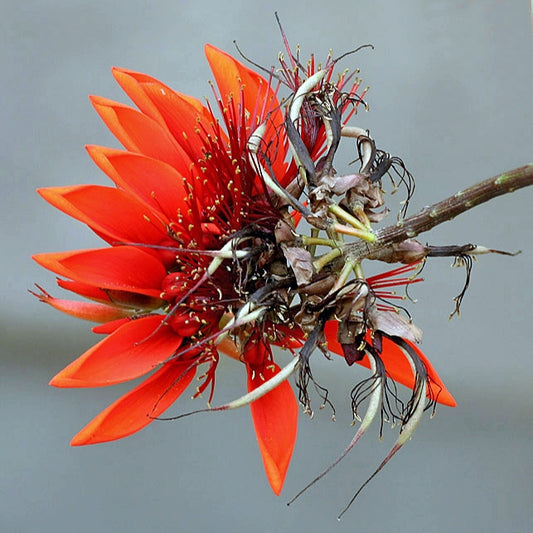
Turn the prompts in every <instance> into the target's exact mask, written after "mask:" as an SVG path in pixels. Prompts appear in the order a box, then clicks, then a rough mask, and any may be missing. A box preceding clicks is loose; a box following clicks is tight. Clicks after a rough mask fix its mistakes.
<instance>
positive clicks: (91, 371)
mask: <svg viewBox="0 0 533 533" xmlns="http://www.w3.org/2000/svg"><path fill="white" fill-rule="evenodd" d="M164 318H165V317H164V316H162V315H153V316H147V317H143V318H139V319H137V320H131V321H129V322H127V323H126V324H124V325H123V326H121V327H120V328H118V329H117V330H116V331H115V332H114V333H112V334H111V335H108V336H107V337H106V338H105V339H103V340H101V341H100V342H99V343H97V344H95V345H94V346H93V347H92V348H90V349H89V350H87V351H86V352H85V353H84V354H83V355H81V356H80V357H78V359H76V360H75V361H73V362H72V363H70V365H68V366H67V367H66V368H64V369H63V370H62V371H61V372H59V374H57V375H56V376H55V377H54V378H53V379H52V381H51V382H50V385H53V386H54V387H101V386H104V385H114V384H115V383H122V382H123V381H129V380H130V379H134V378H137V377H139V376H142V375H143V374H146V373H147V372H150V371H151V370H153V369H154V368H155V367H156V366H157V365H160V364H161V363H163V362H165V361H166V360H167V359H169V358H170V357H171V356H172V355H173V354H174V353H175V352H176V350H177V349H178V348H179V346H180V344H181V341H182V337H179V336H178V335H176V334H175V333H174V332H173V331H172V329H171V328H170V326H168V325H166V324H163V323H162V321H163V320H164Z"/></svg>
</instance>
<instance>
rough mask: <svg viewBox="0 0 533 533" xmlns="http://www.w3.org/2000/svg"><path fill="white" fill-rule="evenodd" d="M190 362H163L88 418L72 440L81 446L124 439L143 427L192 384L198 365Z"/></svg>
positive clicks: (74, 444) (75, 444)
mask: <svg viewBox="0 0 533 533" xmlns="http://www.w3.org/2000/svg"><path fill="white" fill-rule="evenodd" d="M190 366H191V362H190V361H186V362H172V363H167V364H165V365H163V366H162V367H161V368H160V369H159V370H157V371H156V372H154V374H152V375H151V376H150V377H149V378H148V379H146V380H145V381H143V382H142V383H141V384H140V385H138V386H137V387H135V388H134V389H133V390H132V391H130V392H128V393H127V394H126V395H124V396H122V398H119V399H118V400H117V401H116V402H114V403H113V404H111V405H110V406H109V407H108V408H107V409H105V410H104V411H102V412H101V413H100V414H99V415H98V416H97V417H96V418H94V419H93V420H92V421H91V422H89V424H87V425H86V426H85V427H84V428H83V429H82V430H81V431H80V432H79V433H78V434H77V435H76V436H75V437H74V438H73V439H72V441H71V443H70V444H71V445H72V446H82V445H84V444H97V443H99V442H107V441H110V440H116V439H121V438H123V437H127V436H129V435H131V434H132V433H135V432H137V431H139V430H140V429H142V428H144V427H145V426H147V425H148V424H150V422H152V420H153V419H154V418H156V417H158V416H159V415H161V413H163V411H165V410H166V409H168V407H170V405H171V404H172V403H173V402H174V401H175V400H176V399H177V398H178V397H179V396H180V395H181V393H182V392H183V391H184V390H185V389H186V388H187V386H188V385H189V384H190V382H191V381H192V379H193V377H194V374H195V372H196V367H193V368H190Z"/></svg>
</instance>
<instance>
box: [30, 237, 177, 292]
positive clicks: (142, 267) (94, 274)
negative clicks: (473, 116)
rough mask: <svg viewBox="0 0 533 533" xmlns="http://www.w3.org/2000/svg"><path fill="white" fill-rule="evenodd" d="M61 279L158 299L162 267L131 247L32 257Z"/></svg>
mask: <svg viewBox="0 0 533 533" xmlns="http://www.w3.org/2000/svg"><path fill="white" fill-rule="evenodd" d="M32 257H33V259H34V260H35V261H36V262H37V263H39V264H40V265H41V266H43V267H44V268H46V269H48V270H51V271H52V272H55V273H56V274H59V275H60V276H63V277H66V278H69V279H72V280H74V281H79V282H82V283H86V284H89V285H94V286H96V287H101V288H103V289H116V290H119V291H130V292H137V293H139V294H145V295H147V296H152V297H155V298H158V297H159V295H160V293H161V282H162V280H163V278H164V277H165V276H166V274H167V272H166V269H165V267H164V266H163V265H162V263H161V262H160V261H158V260H157V259H156V258H155V257H154V256H153V255H152V254H150V253H148V252H145V251H144V250H140V249H139V248H135V247H133V246H118V247H115V248H98V249H94V250H77V251H72V252H60V253H45V254H36V255H34V256H32Z"/></svg>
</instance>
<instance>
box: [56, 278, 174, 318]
mask: <svg viewBox="0 0 533 533" xmlns="http://www.w3.org/2000/svg"><path fill="white" fill-rule="evenodd" d="M57 284H58V285H59V286H60V287H61V288H62V289H65V290H67V291H71V292H74V293H75V294H79V295H80V296H83V297H84V298H89V299H90V300H96V301H97V302H103V303H107V304H111V305H116V306H123V307H130V308H134V309H144V310H145V311H146V310H154V309H158V308H159V307H161V306H162V305H164V303H165V302H164V301H163V300H161V299H160V298H151V297H150V296H145V295H144V294H136V293H134V292H128V291H117V290H110V289H108V290H103V289H100V288H99V287H94V286H92V285H88V284H86V283H82V282H80V281H71V280H67V279H61V278H58V279H57Z"/></svg>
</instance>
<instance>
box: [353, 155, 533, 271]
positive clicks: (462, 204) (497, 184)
mask: <svg viewBox="0 0 533 533" xmlns="http://www.w3.org/2000/svg"><path fill="white" fill-rule="evenodd" d="M529 185H533V163H530V164H528V165H525V166H523V167H519V168H516V169H514V170H510V171H508V172H504V173H502V174H499V175H498V176H495V177H493V178H489V179H488V180H485V181H482V182H480V183H477V184H476V185H472V187H468V189H465V190H463V191H459V192H458V193H456V194H454V195H453V196H450V197H449V198H446V199H445V200H442V201H440V202H437V203H436V204H433V205H432V206H430V207H426V208H424V209H423V210H422V211H420V212H419V213H417V214H416V215H412V216H410V217H408V218H406V219H404V220H402V221H400V222H398V223H397V224H395V225H393V226H387V227H385V228H383V229H380V230H378V231H376V240H375V242H373V243H367V242H361V241H359V242H356V243H352V244H348V245H346V247H345V252H346V253H347V254H349V255H351V256H352V257H354V258H355V259H356V260H357V261H360V260H362V259H365V258H369V259H372V258H374V257H377V256H378V254H379V252H380V251H382V250H383V249H384V248H387V247H389V246H391V245H393V244H396V243H399V242H402V241H405V240H406V239H412V238H414V237H416V236H417V235H419V234H420V233H423V232H424V231H428V230H430V229H432V228H434V227H435V226H438V225H439V224H442V223H443V222H446V221H448V220H451V219H452V218H454V217H456V216H457V215H460V214H461V213H464V212H465V211H468V210H469V209H472V208H473V207H476V206H477V205H479V204H482V203H484V202H487V201H489V200H492V199H493V198H496V197H497V196H501V195H502V194H507V193H510V192H513V191H516V190H518V189H521V188H522V187H527V186H529Z"/></svg>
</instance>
